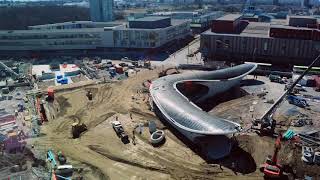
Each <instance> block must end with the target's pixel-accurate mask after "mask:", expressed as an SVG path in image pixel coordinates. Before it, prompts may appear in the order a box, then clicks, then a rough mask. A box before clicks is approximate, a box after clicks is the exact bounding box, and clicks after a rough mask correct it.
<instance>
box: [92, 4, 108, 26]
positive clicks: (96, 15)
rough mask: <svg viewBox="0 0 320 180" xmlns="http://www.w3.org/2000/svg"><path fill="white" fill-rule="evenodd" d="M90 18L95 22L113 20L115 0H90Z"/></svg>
mask: <svg viewBox="0 0 320 180" xmlns="http://www.w3.org/2000/svg"><path fill="white" fill-rule="evenodd" d="M90 18H91V21H94V22H107V21H112V20H113V0H90Z"/></svg>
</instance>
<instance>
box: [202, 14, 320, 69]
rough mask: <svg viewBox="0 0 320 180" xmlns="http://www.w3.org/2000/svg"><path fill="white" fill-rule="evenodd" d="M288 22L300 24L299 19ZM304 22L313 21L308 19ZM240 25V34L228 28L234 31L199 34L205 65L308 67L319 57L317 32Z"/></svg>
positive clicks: (213, 29)
mask: <svg viewBox="0 0 320 180" xmlns="http://www.w3.org/2000/svg"><path fill="white" fill-rule="evenodd" d="M296 19H297V18H296ZM311 19H312V18H311ZM293 20H294V19H293ZM289 21H290V19H289ZM287 22H288V21H287ZM290 22H291V23H292V24H297V23H299V24H300V23H301V19H298V21H297V22H292V21H290ZM306 22H312V21H311V20H310V19H309V20H306ZM230 24H231V23H230ZM219 25H221V22H220V24H219ZM241 25H245V28H244V29H243V30H241V31H240V32H237V31H234V32H232V29H231V28H236V29H237V27H230V28H229V29H228V28H227V29H219V28H220V27H219V28H218V30H219V31H216V27H215V26H214V25H213V27H212V29H211V30H208V31H206V32H205V33H203V34H201V52H202V55H203V57H204V59H205V62H206V63H210V62H212V61H216V60H218V61H230V62H245V61H253V62H261V63H271V64H277V65H284V66H287V65H309V64H310V63H311V62H312V60H313V59H314V58H315V57H316V56H317V55H318V54H319V50H320V49H319V48H320V41H319V40H320V34H319V30H318V29H313V28H301V27H293V26H289V25H288V24H284V25H279V24H277V25H274V24H272V22H271V23H262V22H250V23H248V22H247V21H241V20H240V26H241ZM221 27H224V28H226V27H228V26H221Z"/></svg>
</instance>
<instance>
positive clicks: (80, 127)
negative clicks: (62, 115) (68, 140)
mask: <svg viewBox="0 0 320 180" xmlns="http://www.w3.org/2000/svg"><path fill="white" fill-rule="evenodd" d="M87 130H88V128H87V126H86V125H85V124H84V123H81V124H80V123H73V124H72V128H71V134H72V138H73V139H75V138H79V137H80V135H81V133H83V132H85V131H87Z"/></svg>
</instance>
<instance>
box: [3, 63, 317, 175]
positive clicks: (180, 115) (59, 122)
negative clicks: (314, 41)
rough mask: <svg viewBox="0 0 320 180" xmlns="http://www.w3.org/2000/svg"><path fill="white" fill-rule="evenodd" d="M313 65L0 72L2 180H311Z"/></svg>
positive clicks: (19, 66)
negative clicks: (282, 69)
mask: <svg viewBox="0 0 320 180" xmlns="http://www.w3.org/2000/svg"><path fill="white" fill-rule="evenodd" d="M172 58H174V57H172ZM316 61H318V58H317V59H315V61H314V62H313V64H311V65H310V66H309V67H306V68H305V69H303V70H302V71H300V72H299V73H298V72H290V73H289V76H287V75H286V76H283V75H278V74H279V73H278V74H277V73H276V72H271V73H270V72H269V73H268V74H263V75H262V74H261V72H262V70H261V68H260V66H259V65H257V64H252V63H247V64H242V65H236V66H233V67H227V66H220V65H219V66H216V67H210V68H207V67H204V66H203V65H202V64H197V65H185V66H181V65H180V66H179V65H172V64H173V63H167V64H166V63H165V62H163V63H159V62H150V61H148V60H140V61H131V60H129V59H128V58H122V59H121V60H106V59H99V58H83V59H78V60H74V61H72V62H70V61H66V62H63V63H60V64H59V63H56V64H49V63H47V64H32V63H21V62H20V63H8V61H1V64H0V72H1V81H0V85H1V86H0V87H1V96H0V105H1V106H0V142H1V146H0V147H1V154H0V175H1V176H0V179H101V180H105V179H157V180H158V179H264V178H267V179H269V178H277V179H313V178H315V179H317V178H319V177H320V173H319V172H320V171H319V170H320V166H319V165H320V148H319V147H320V134H319V127H320V122H319V117H320V105H319V104H320V94H319V92H318V91H319V87H320V85H319V84H320V81H319V74H320V73H319V74H318V73H317V69H316V68H313V65H314V63H315V62H316ZM9 62H12V61H9ZM290 74H291V75H290Z"/></svg>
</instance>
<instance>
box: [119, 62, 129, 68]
mask: <svg viewBox="0 0 320 180" xmlns="http://www.w3.org/2000/svg"><path fill="white" fill-rule="evenodd" d="M119 66H121V67H127V66H128V64H127V63H119Z"/></svg>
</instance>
